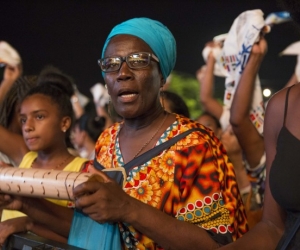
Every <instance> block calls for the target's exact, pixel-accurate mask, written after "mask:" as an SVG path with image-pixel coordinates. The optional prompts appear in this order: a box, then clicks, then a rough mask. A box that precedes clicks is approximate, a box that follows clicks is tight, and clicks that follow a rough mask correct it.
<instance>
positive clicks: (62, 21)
mask: <svg viewBox="0 0 300 250" xmlns="http://www.w3.org/2000/svg"><path fill="white" fill-rule="evenodd" d="M0 3H1V7H0V18H1V22H0V40H5V41H7V42H9V43H10V44H11V45H12V46H14V47H15V48H16V49H17V50H18V51H19V53H20V55H21V57H22V59H23V64H24V73H25V74H37V73H38V72H39V71H40V70H41V69H42V68H43V67H44V66H45V65H47V64H51V65H54V66H56V67H58V68H59V69H61V70H62V71H63V72H65V73H67V74H68V75H70V76H72V77H73V78H74V79H75V82H76V84H77V86H78V88H79V90H80V91H81V92H82V93H84V94H86V95H89V88H90V87H91V86H92V85H94V84H95V83H96V82H103V79H102V75H101V72H100V69H99V67H98V65H97V59H99V57H100V54H101V50H102V46H103V44H104V41H105V39H106V36H107V35H108V33H109V32H110V30H111V29H112V28H113V26H115V25H116V24H118V23H120V22H122V21H125V20H127V19H129V18H133V17H143V16H144V17H149V18H152V19H156V20H159V21H161V22H162V23H163V24H165V25H166V26H167V27H168V28H169V29H170V30H171V31H172V33H173V34H174V36H175V38H176V40H177V52H178V56H177V63H176V66H175V70H176V71H177V72H182V73H186V74H190V75H191V76H194V75H195V72H196V70H197V69H198V68H200V66H201V65H202V64H203V63H204V61H203V59H202V55H201V52H202V49H203V47H204V45H205V43H206V42H207V41H209V40H211V39H212V38H213V37H214V36H216V35H219V34H222V33H226V32H228V31H229V29H230V27H231V25H232V23H233V21H234V19H235V18H236V17H237V16H238V15H239V14H240V13H241V12H243V11H246V10H251V9H261V10H262V11H263V12H264V14H265V17H266V16H267V15H268V14H269V13H271V12H276V11H282V9H281V8H280V6H278V5H277V2H276V0H252V1H251V0H247V1H245V0H228V1H224V0H223V1H222V0H208V1H200V0H198V1H196V0H195V1H191V0H184V1H163V0H160V1H156V0H144V1H143V0H139V1H136V0H134V1H133V0H132V1H130V0H127V1H125V0H114V1H113V0H102V1H101V0H99V1H96V0H85V1H83V0H80V1H79V0H73V1H71V0H60V1H57V0H52V1H50V0H49V1H47V0H43V1H31V0H26V1H16V0H10V1H9V0H7V1H3V0H0ZM266 37H267V40H268V44H269V49H268V54H267V55H266V58H265V60H264V62H263V65H262V67H261V70H260V77H261V80H262V85H263V87H266V86H268V87H270V88H272V89H274V90H275V91H276V90H278V89H280V88H281V87H282V86H283V85H284V84H285V83H286V82H287V81H288V80H289V78H290V76H291V74H292V73H293V72H294V67H295V63H296V57H294V56H283V57H279V56H278V53H279V52H281V51H282V50H283V49H285V48H286V47H287V46H288V45H289V44H291V43H293V42H295V41H298V40H299V37H300V33H298V30H296V26H295V25H294V24H293V23H292V22H288V23H283V24H280V25H277V26H274V27H273V29H272V31H271V33H269V34H267V36H266ZM222 88H223V86H222Z"/></svg>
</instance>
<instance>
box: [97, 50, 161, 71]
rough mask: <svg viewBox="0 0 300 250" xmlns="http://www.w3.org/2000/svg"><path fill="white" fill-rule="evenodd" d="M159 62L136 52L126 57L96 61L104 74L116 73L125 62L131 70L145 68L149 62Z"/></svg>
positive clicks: (153, 57)
mask: <svg viewBox="0 0 300 250" xmlns="http://www.w3.org/2000/svg"><path fill="white" fill-rule="evenodd" d="M151 60H153V61H156V62H159V60H158V58H157V57H156V56H155V55H153V54H151V53H148V52H137V53H132V54H129V55H127V56H123V57H122V56H116V57H106V58H102V59H99V60H98V64H99V66H100V68H101V70H102V71H103V72H105V73H109V72H114V71H118V70H119V69H120V68H121V65H122V64H123V62H126V63H127V65H128V67H129V68H131V69H141V68H145V67H147V66H148V65H149V64H150V61H151Z"/></svg>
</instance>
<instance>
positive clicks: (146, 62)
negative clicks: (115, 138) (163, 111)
mask: <svg viewBox="0 0 300 250" xmlns="http://www.w3.org/2000/svg"><path fill="white" fill-rule="evenodd" d="M130 22H132V23H134V25H133V26H132V28H131V29H128V27H129V25H130ZM148 23H149V19H147V18H135V19H131V20H129V21H128V22H124V23H122V24H120V25H118V26H116V27H115V28H114V29H113V30H112V31H111V33H110V34H109V36H108V38H107V39H106V41H105V44H104V47H103V50H102V56H101V57H102V59H101V60H99V65H100V67H101V69H102V71H103V76H104V80H105V83H106V85H107V90H108V93H109V94H110V95H111V101H112V103H113V105H114V108H115V110H116V112H117V113H118V114H119V115H120V116H121V117H123V118H126V116H129V117H130V116H131V115H132V114H130V113H131V112H132V111H133V110H134V109H135V110H137V109H139V112H137V114H136V115H138V113H141V112H145V111H146V110H147V109H153V108H154V106H157V105H159V106H161V103H160V97H159V95H157V93H158V92H159V90H160V89H161V88H162V87H163V85H164V84H165V82H166V79H167V77H168V76H169V75H170V73H171V71H172V69H173V68H174V65H175V60H176V42H175V39H174V37H173V35H170V31H169V30H168V29H163V28H161V29H160V27H162V26H163V25H162V24H161V23H159V22H156V21H153V25H154V26H155V25H156V28H157V30H156V31H155V32H163V33H161V34H158V36H157V39H159V40H156V39H154V38H153V37H152V35H153V33H152V35H151V34H150V33H151V32H150V33H149V32H147V31H146V30H144V31H143V30H141V29H138V28H137V26H138V25H140V26H141V27H143V26H146V25H147V24H148ZM137 24H138V25H137ZM154 26H152V27H154ZM149 27H151V26H149ZM152 27H151V28H152ZM125 29H126V30H125ZM158 30H159V31H158ZM152 32H154V30H153V28H152ZM137 34H138V35H137ZM124 38H126V39H127V40H128V41H130V40H131V43H135V44H136V48H135V49H134V50H133V49H131V52H129V48H128V49H127V52H129V53H128V55H127V60H126V62H127V64H128V67H129V68H130V67H140V68H145V70H144V71H147V70H149V66H150V68H151V69H152V70H155V72H154V73H153V74H152V75H151V76H147V77H148V78H145V75H144V74H142V73H144V72H143V71H142V70H139V71H136V72H137V73H136V74H137V77H140V78H141V80H143V81H145V84H144V85H143V86H140V87H139V90H136V91H134V90H133V89H131V90H130V93H131V94H135V93H134V92H137V91H141V93H140V94H139V95H135V96H136V97H137V98H142V95H143V94H146V93H147V96H148V97H147V99H146V100H143V101H142V103H143V104H142V105H134V107H133V106H131V105H123V106H122V105H118V102H119V100H120V97H121V96H122V94H123V93H120V94H119V95H117V96H116V95H115V94H113V93H112V92H113V90H114V84H112V83H111V76H112V75H115V74H116V72H119V69H120V68H121V69H122V68H123V66H124V63H123V62H122V60H121V58H120V57H118V58H117V59H113V61H114V63H115V64H114V66H113V67H112V64H111V63H112V61H111V60H112V59H111V56H114V57H115V56H119V55H120V53H121V51H116V50H115V47H116V46H117V45H119V44H120V42H121V40H124ZM138 43H139V46H137V44H138ZM108 45H109V46H108ZM161 46H163V47H161ZM137 52H138V53H137ZM135 58H138V59H139V64H140V65H135V64H136V63H137V61H136V60H135ZM140 72H141V74H138V73H140ZM154 74H155V75H154ZM154 77H156V78H158V79H157V81H154V79H153V78H154ZM153 81H154V82H155V83H156V85H152V84H150V82H151V83H152V82H153ZM140 84H141V85H142V83H140ZM157 90H158V91H157ZM123 92H124V94H125V89H124V91H123ZM124 94H123V95H124ZM129 107H130V108H132V109H133V110H132V111H129V109H128V108H129ZM121 109H122V110H121Z"/></svg>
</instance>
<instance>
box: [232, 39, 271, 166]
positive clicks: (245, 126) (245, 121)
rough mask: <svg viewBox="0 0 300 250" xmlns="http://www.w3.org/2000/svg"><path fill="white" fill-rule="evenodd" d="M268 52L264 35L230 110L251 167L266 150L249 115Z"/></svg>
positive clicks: (246, 68) (253, 54)
mask: <svg viewBox="0 0 300 250" xmlns="http://www.w3.org/2000/svg"><path fill="white" fill-rule="evenodd" d="M266 52H267V42H266V40H265V39H264V38H263V37H262V38H261V39H260V41H259V42H258V43H257V44H254V45H253V47H252V51H251V54H250V56H249V60H248V62H247V64H246V67H245V69H244V71H243V73H242V76H241V78H240V82H239V84H238V86H237V89H236V92H235V94H234V98H233V101H232V106H231V110H230V123H231V125H232V128H233V131H234V133H235V134H236V136H237V138H238V141H239V143H240V145H241V147H242V150H243V152H244V154H245V157H246V160H247V162H248V163H249V165H250V167H251V168H255V167H256V166H257V165H258V164H259V163H260V160H261V157H262V156H263V154H264V152H265V148H264V142H263V137H262V136H261V135H260V134H259V132H258V131H257V129H256V128H255V127H254V125H253V123H252V122H251V120H250V117H249V111H250V107H251V103H252V98H253V93H254V87H255V79H256V75H257V73H258V71H259V68H260V65H261V63H262V60H263V58H264V55H265V54H266Z"/></svg>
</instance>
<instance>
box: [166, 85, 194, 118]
mask: <svg viewBox="0 0 300 250" xmlns="http://www.w3.org/2000/svg"><path fill="white" fill-rule="evenodd" d="M160 96H161V97H162V98H163V99H166V100H169V101H170V109H171V111H172V112H173V113H176V114H179V115H184V116H185V117H188V118H190V112H189V108H188V106H187V105H186V103H185V101H184V100H183V99H182V98H181V97H180V96H179V95H178V94H176V93H174V92H171V91H167V90H164V91H161V92H160Z"/></svg>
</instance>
